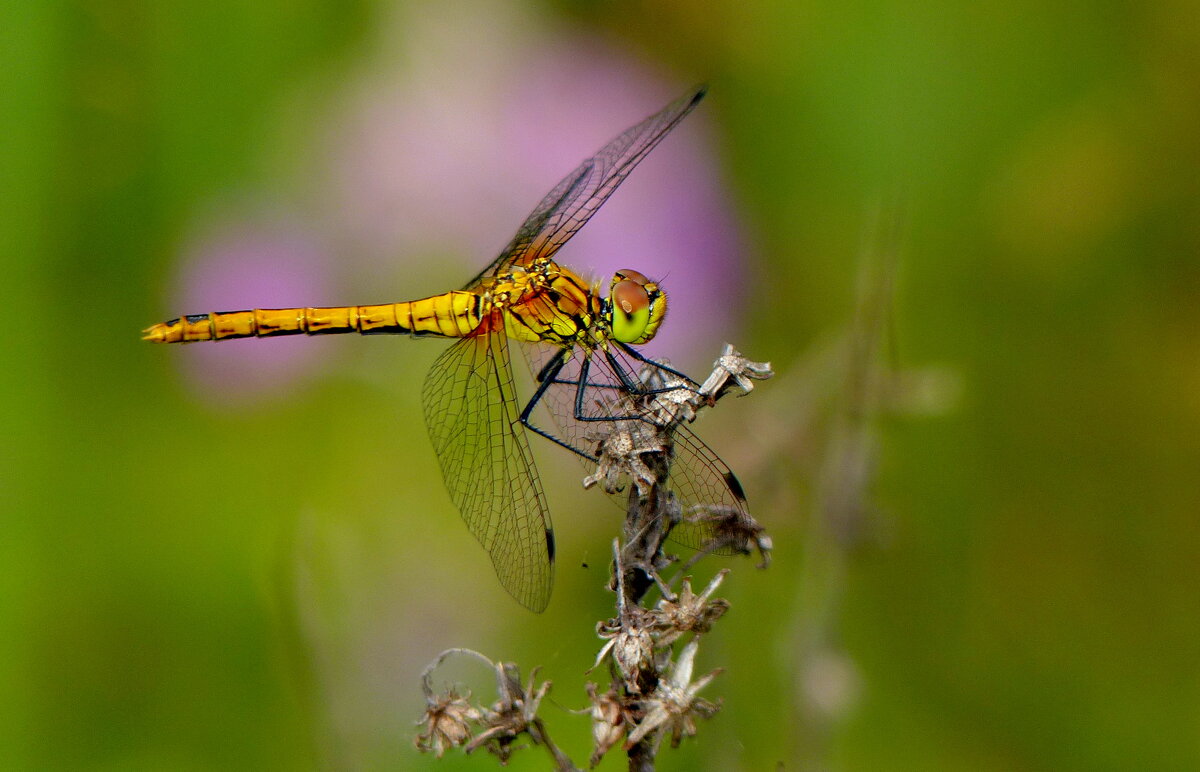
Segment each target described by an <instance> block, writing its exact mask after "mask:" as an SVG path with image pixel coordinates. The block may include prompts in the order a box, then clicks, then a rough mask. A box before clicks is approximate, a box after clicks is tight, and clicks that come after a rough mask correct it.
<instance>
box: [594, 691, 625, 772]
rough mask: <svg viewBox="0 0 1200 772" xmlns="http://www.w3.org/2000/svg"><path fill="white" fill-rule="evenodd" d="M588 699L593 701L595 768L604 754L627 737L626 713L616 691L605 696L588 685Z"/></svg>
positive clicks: (608, 692)
mask: <svg viewBox="0 0 1200 772" xmlns="http://www.w3.org/2000/svg"><path fill="white" fill-rule="evenodd" d="M587 692H588V698H589V699H590V700H591V701H592V707H591V711H590V713H591V716H592V758H591V760H590V763H591V765H592V766H593V767H595V766H596V765H597V764H599V763H600V759H601V758H603V757H604V754H606V753H608V751H609V749H611V748H612V747H613V746H614V745H616V744H617V743H619V742H621V739H622V738H623V737H624V736H625V727H626V726H627V723H626V721H625V712H624V711H623V710H622V709H621V701H620V699H619V698H618V697H617V692H616V690H615V689H612V688H610V689H609V690H608V691H607V692H605V693H604V694H597V693H596V685H595V684H588V685H587Z"/></svg>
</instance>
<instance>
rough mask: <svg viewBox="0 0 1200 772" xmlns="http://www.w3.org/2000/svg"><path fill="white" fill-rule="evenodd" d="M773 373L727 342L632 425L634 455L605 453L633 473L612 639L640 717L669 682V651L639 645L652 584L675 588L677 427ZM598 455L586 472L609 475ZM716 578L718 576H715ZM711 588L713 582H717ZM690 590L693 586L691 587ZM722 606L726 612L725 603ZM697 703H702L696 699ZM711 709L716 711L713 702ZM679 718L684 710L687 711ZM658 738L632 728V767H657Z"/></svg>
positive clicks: (758, 538)
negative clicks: (671, 569)
mask: <svg viewBox="0 0 1200 772" xmlns="http://www.w3.org/2000/svg"><path fill="white" fill-rule="evenodd" d="M771 374H772V373H771V369H770V365H769V364H759V363H755V362H749V361H748V360H746V359H745V358H743V357H742V356H741V355H740V354H739V353H738V352H737V351H735V350H734V349H733V347H732V346H729V345H728V344H727V345H726V346H725V349H724V351H723V352H722V354H721V357H720V358H718V360H717V362H716V363H715V367H714V369H713V372H712V374H711V375H710V376H709V377H708V379H707V380H706V381H705V382H704V384H703V385H702V386H701V387H700V388H699V390H697V391H691V390H685V389H679V390H678V391H676V392H672V393H671V394H678V395H679V397H678V398H676V399H660V400H659V404H660V406H662V405H664V404H665V407H662V408H661V409H662V410H663V412H664V413H665V415H660V416H659V418H660V420H661V419H663V418H665V419H666V420H661V425H660V426H657V427H653V429H652V430H651V433H652V434H653V436H652V437H646V436H645V435H644V434H643V433H644V432H646V429H645V428H644V426H638V427H636V428H635V429H633V430H632V432H631V433H632V434H634V435H641V436H638V437H636V439H632V438H631V440H630V442H628V447H632V448H633V449H635V450H634V453H635V454H636V458H632V459H631V458H629V457H625V458H620V459H607V460H608V461H610V462H613V463H618V464H625V465H627V466H628V467H629V473H630V476H631V477H633V478H634V481H635V484H634V485H631V486H630V491H629V500H628V508H627V510H626V517H625V523H624V528H623V534H622V535H623V539H622V542H623V543H622V544H620V545H618V544H614V553H615V555H614V572H613V573H614V577H615V578H616V587H615V588H614V589H615V590H616V592H617V620H616V621H617V626H618V627H619V630H620V633H619V635H620V636H621V637H620V638H618V639H616V640H618V641H625V642H627V643H628V644H629V645H627V646H622V645H621V643H617V644H616V645H615V647H614V651H613V656H614V660H615V661H616V664H617V669H618V670H619V671H620V675H621V680H622V681H623V685H622V690H623V692H624V696H625V702H626V704H627V705H629V706H630V707H632V708H634V715H635V716H637V715H638V714H639V713H640V717H641V719H642V720H643V722H645V721H646V720H647V719H648V718H649V714H650V712H651V711H652V710H653V709H654V708H651V707H650V705H651V703H652V702H653V701H652V700H649V699H646V700H643V698H648V697H650V696H651V695H657V694H659V693H660V691H662V690H661V689H660V685H661V686H663V687H664V688H665V687H668V686H669V685H668V684H664V683H662V681H663V674H662V673H661V672H660V664H663V663H664V661H665V662H669V656H668V657H667V658H665V660H664V658H661V657H656V656H655V655H654V647H653V645H648V646H645V647H644V648H643V647H642V646H640V645H639V644H638V642H639V641H643V640H645V641H649V640H650V634H649V633H648V632H647V631H646V626H647V623H648V622H649V621H650V620H651V619H652V618H653V617H652V612H651V611H650V609H648V608H645V607H643V606H642V605H641V603H642V601H643V599H644V598H645V596H646V593H647V592H648V591H649V590H650V588H651V587H653V586H656V585H657V586H658V588H659V591H660V593H661V594H662V597H663V599H664V600H666V601H674V600H676V598H675V595H674V593H673V592H672V591H671V590H670V588H669V587H668V586H667V584H666V583H664V582H663V581H662V579H661V577H660V575H659V572H660V571H661V570H663V569H665V568H666V567H668V566H669V565H670V563H671V560H670V559H669V558H668V557H667V556H666V555H664V554H663V549H662V547H663V542H664V541H665V540H666V539H667V537H668V536H669V535H670V532H671V529H672V528H673V527H674V526H675V525H676V524H678V523H679V522H680V520H681V518H682V513H681V512H680V510H679V505H678V503H677V502H676V500H675V498H674V497H673V496H672V495H671V494H670V492H669V490H668V481H669V479H670V459H671V443H672V434H673V430H674V427H675V426H677V425H678V424H680V423H682V422H684V421H690V420H692V419H694V418H695V415H696V412H697V411H698V410H700V409H702V408H704V407H711V406H713V405H714V404H716V401H717V400H718V399H720V398H721V397H723V396H725V395H726V394H728V393H730V391H731V389H732V388H733V387H734V386H736V387H738V389H739V390H740V393H743V394H744V393H747V392H749V391H751V390H752V389H753V388H754V385H753V383H752V381H751V379H763V378H769V377H770V376H771ZM600 463H601V469H600V470H598V472H597V474H596V475H595V476H594V477H593V478H591V479H593V480H596V479H601V478H602V477H604V476H606V475H605V471H606V470H605V469H604V466H605V463H606V459H605V458H603V457H602V459H601V462H600ZM755 526H757V524H755ZM750 538H751V539H752V540H753V541H754V543H756V544H757V547H758V549H759V552H760V553H761V554H762V555H763V565H764V566H765V564H766V562H767V555H768V550H769V549H770V540H769V539H768V538H767V537H766V536H765V534H762V533H761V528H759V529H758V531H757V532H756V533H755V536H753V537H750ZM720 546H729V545H715V544H714V545H713V546H712V547H711V548H710V549H708V550H702V551H701V552H700V554H699V555H698V556H697V557H696V558H694V559H693V560H692V561H690V562H689V563H688V564H687V566H688V567H690V566H691V565H693V564H694V563H695V560H697V559H698V558H699V557H700V556H703V555H704V554H707V553H708V552H710V551H713V550H714V549H716V548H718V547H720ZM722 576H723V575H722ZM716 581H717V582H719V580H716ZM713 588H715V584H714V585H713ZM688 593H690V589H689V590H688ZM721 613H723V609H722V611H721ZM718 616H719V614H718ZM667 648H668V651H667V652H665V653H666V654H668V655H669V642H668V646H667ZM694 653H695V648H694V646H693V647H691V648H689V650H688V655H687V663H686V668H687V672H688V677H687V678H685V679H684V686H688V687H690V684H688V683H687V681H689V680H690V671H691V658H692V657H694ZM631 655H632V656H631ZM677 664H678V663H677ZM673 675H674V674H673ZM713 675H715V674H710V675H709V676H706V677H705V678H704V679H701V683H698V685H696V686H695V687H694V689H695V690H698V689H699V688H701V687H702V686H703V685H704V684H707V682H708V680H711V678H712V676H713ZM672 680H674V679H672ZM676 691H678V690H676ZM688 697H689V699H688V701H687V702H685V703H684V705H683V706H682V707H683V710H684V711H689V710H691V708H692V705H691V699H693V698H694V691H692V692H691V694H690V695H688ZM657 704H658V705H661V704H663V701H662V700H660V701H659V702H658V703H657ZM696 707H697V708H700V706H699V705H697V706H696ZM638 708H640V710H638ZM658 709H659V710H660V712H662V710H663V709H662V708H661V707H660V708H658ZM703 710H704V709H701V710H700V711H699V712H701V713H702V712H703ZM713 710H714V711H715V708H714V709H713ZM682 718H684V719H686V718H687V715H686V712H685V714H684V715H683V716H682ZM661 720H663V719H660V721H661ZM660 739H661V737H660V735H659V733H658V732H653V731H651V732H646V731H643V732H637V731H635V732H634V733H633V734H631V735H630V738H629V742H628V743H627V744H626V756H627V759H628V762H629V767H628V768H629V769H630V770H631V772H634V771H636V772H646V771H648V770H653V769H654V758H655V752H656V750H657V747H658V744H659V741H660ZM673 741H674V742H677V741H678V740H677V738H673Z"/></svg>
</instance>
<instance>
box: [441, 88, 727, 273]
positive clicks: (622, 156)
mask: <svg viewBox="0 0 1200 772" xmlns="http://www.w3.org/2000/svg"><path fill="white" fill-rule="evenodd" d="M704 94H705V87H704V86H698V87H696V88H694V89H692V90H691V91H689V92H688V93H686V94H684V95H683V96H681V97H679V98H678V99H676V100H675V101H674V102H672V103H671V104H669V105H667V106H666V107H664V108H663V109H662V110H660V111H658V112H657V113H655V114H654V115H651V116H650V117H649V118H647V119H645V120H644V121H642V122H641V123H639V124H637V125H636V126H633V127H631V128H629V129H628V130H626V131H625V132H624V133H623V134H621V136H619V137H617V138H616V139H614V140H612V141H611V142H609V143H608V144H607V145H605V146H604V147H602V148H600V150H599V151H598V152H597V153H596V154H595V155H594V156H592V157H591V158H589V159H587V160H586V161H584V162H583V163H582V164H580V165H579V166H578V168H576V169H575V170H574V171H572V172H571V173H570V174H568V175H567V176H566V177H564V178H563V180H562V182H560V183H558V185H556V186H555V187H554V189H553V190H551V191H550V192H549V193H548V194H546V197H545V198H543V199H542V201H541V203H539V204H538V205H537V207H536V208H535V209H534V210H533V212H532V213H531V214H530V215H529V217H527V218H526V219H525V222H524V223H522V224H521V227H520V228H518V229H517V234H516V235H515V236H513V239H512V241H510V242H509V243H508V246H507V247H505V248H504V250H503V251H501V252H500V256H499V257H497V258H496V259H495V260H493V261H492V263H491V265H489V266H488V267H487V268H484V269H483V270H482V271H481V272H480V273H479V275H477V276H476V277H475V278H473V279H471V281H469V282H467V284H466V285H465V287H466V288H467V289H469V288H471V287H474V286H475V285H477V284H478V283H479V281H480V280H481V279H483V278H484V277H485V276H492V275H494V274H496V273H498V272H500V271H502V270H503V269H505V268H507V267H509V266H511V265H528V264H529V263H531V262H532V261H533V260H535V259H537V258H539V257H549V256H551V255H553V254H554V253H555V252H557V251H558V249H559V247H561V246H562V245H563V244H565V243H567V240H568V239H570V238H571V237H572V236H574V235H575V233H576V231H578V230H579V229H580V228H582V227H583V226H584V224H585V223H586V222H587V221H588V220H589V219H591V217H592V215H594V214H595V213H596V210H597V209H599V208H600V207H601V205H603V204H604V202H605V201H607V200H608V197H609V196H611V195H612V193H613V191H614V190H616V189H617V186H618V185H620V184H621V183H622V182H624V180H625V178H626V177H627V176H629V172H631V171H633V167H635V166H637V165H638V162H640V161H641V160H642V159H643V158H645V157H646V154H648V153H649V152H650V151H651V150H653V149H654V146H655V145H657V144H658V143H659V142H660V141H661V140H662V138H663V137H665V136H666V135H667V132H669V131H671V129H673V128H675V126H676V125H677V124H678V123H679V122H680V121H681V120H683V118H684V116H686V115H687V114H688V113H690V112H691V111H692V110H693V109H694V108H695V107H696V104H697V103H698V102H699V101H700V100H701V99H702V98H703V97H704Z"/></svg>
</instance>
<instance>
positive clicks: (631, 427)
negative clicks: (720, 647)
mask: <svg viewBox="0 0 1200 772" xmlns="http://www.w3.org/2000/svg"><path fill="white" fill-rule="evenodd" d="M670 372H671V371H669V370H667V369H665V368H663V367H654V366H653V365H647V366H646V368H644V369H643V371H642V373H640V374H639V377H640V378H641V380H642V382H643V383H644V384H645V385H646V386H647V387H648V388H647V390H646V392H645V393H644V394H633V393H621V394H620V395H618V396H617V397H616V399H617V401H618V402H617V404H615V405H613V406H612V407H613V408H614V412H615V411H616V410H617V409H622V410H626V411H627V413H625V414H627V415H630V416H636V417H630V418H628V419H621V420H618V421H614V422H613V423H611V424H610V425H609V428H608V431H607V432H606V434H605V435H604V436H603V437H601V438H599V440H598V443H597V452H596V455H597V456H598V458H599V462H598V466H597V470H596V472H595V473H594V474H592V475H589V476H588V477H587V478H586V479H585V480H584V486H585V487H592V486H593V485H596V484H597V483H603V487H604V488H605V489H606V490H608V491H609V492H610V493H612V492H615V491H616V490H619V484H620V481H621V480H622V479H625V480H630V481H632V484H631V485H630V492H629V498H628V505H627V508H626V517H625V522H624V524H623V527H622V534H621V537H620V538H618V539H614V540H613V579H612V582H611V589H612V590H613V591H614V592H615V593H616V606H617V614H616V617H615V618H613V619H609V620H606V621H603V622H601V623H600V624H599V625H597V633H598V634H599V635H600V637H601V638H604V639H606V640H607V642H606V643H605V644H604V646H603V647H602V648H601V650H600V653H599V655H598V656H597V657H596V666H599V665H600V663H601V662H603V661H604V660H605V659H608V661H609V662H608V665H609V671H610V673H611V676H612V682H611V685H610V687H609V688H608V690H607V691H605V692H603V693H601V692H600V691H599V690H598V689H597V688H596V686H595V685H594V684H589V685H588V694H589V697H590V698H591V699H590V701H591V706H590V708H589V709H588V710H586V711H585V712H587V713H588V714H590V715H591V717H592V722H593V723H592V732H593V740H594V746H593V754H592V757H591V766H593V767H595V766H596V764H598V763H599V762H600V759H601V758H602V757H603V756H604V755H605V754H606V753H607V752H608V751H609V750H610V749H611V748H614V747H616V746H617V745H618V744H621V745H622V747H623V748H624V750H625V752H626V756H627V760H628V764H629V769H630V770H635V771H636V772H650V771H651V770H653V769H654V760H655V756H656V754H657V751H658V748H659V747H660V746H661V744H662V742H663V740H664V739H665V738H670V742H671V745H672V747H674V746H677V745H678V744H679V742H680V741H681V740H682V738H684V737H691V736H693V735H695V734H696V731H697V718H705V719H707V718H709V717H711V716H712V715H713V714H715V713H716V712H717V710H718V708H719V705H718V704H716V703H713V702H710V701H708V700H705V699H703V698H701V697H700V696H699V692H700V691H701V690H702V689H704V688H705V687H706V686H707V685H708V684H709V683H710V682H711V681H712V680H713V679H714V678H715V677H716V676H717V675H718V674H719V672H720V671H719V670H714V671H712V672H710V673H707V674H705V675H702V676H699V677H696V678H693V669H694V664H695V660H696V653H697V651H698V649H699V640H700V636H701V635H702V634H704V633H706V632H708V631H709V630H710V629H711V627H712V625H713V624H714V623H715V622H716V621H717V620H718V619H720V618H721V616H723V615H724V613H725V612H726V611H727V610H728V609H729V603H728V602H727V601H725V600H724V599H721V598H713V597H712V595H713V593H714V592H715V591H716V589H717V588H718V587H719V586H720V584H721V582H722V581H723V580H724V579H725V576H726V575H727V573H728V571H726V570H721V571H719V572H717V575H716V576H715V577H713V579H712V581H710V582H709V583H708V585H707V586H706V587H705V588H704V589H703V590H702V591H701V592H700V593H699V594H697V593H695V592H694V591H693V590H692V586H691V580H690V578H689V577H685V576H683V574H682V572H680V573H677V574H676V576H675V577H674V578H673V579H672V581H671V582H664V581H663V579H662V577H661V573H662V572H663V571H665V570H666V569H667V568H668V567H670V566H671V565H672V564H673V563H674V562H675V560H676V559H675V558H673V557H670V556H668V555H667V554H666V553H664V551H663V543H664V542H665V541H666V539H667V538H668V536H669V535H670V533H671V530H672V529H673V528H674V527H675V526H676V525H678V524H680V523H681V522H687V523H689V524H697V523H700V524H703V525H704V526H705V527H706V528H707V533H709V535H710V538H711V543H710V544H708V545H707V546H706V548H704V549H701V550H700V551H699V553H698V555H697V557H696V558H693V560H691V561H689V562H688V563H687V564H686V566H685V567H690V566H691V565H692V564H693V563H695V561H696V560H698V559H699V557H702V556H704V555H707V554H711V553H714V552H718V551H719V552H722V553H723V554H732V553H740V554H750V553H751V552H753V551H758V552H759V553H760V555H761V556H762V563H761V567H765V565H766V563H767V561H768V557H769V552H770V548H771V541H770V539H769V538H768V537H767V535H766V534H765V532H764V531H763V529H762V526H760V525H759V524H758V523H757V522H756V521H755V520H754V519H753V518H752V517H750V516H749V514H747V513H746V512H745V510H744V507H741V506H737V507H735V506H729V505H719V506H718V505H711V506H707V505H693V506H690V507H689V509H690V510H696V511H689V512H684V511H682V508H681V505H680V503H679V501H678V499H677V498H676V496H675V494H674V493H672V491H671V486H670V472H671V457H672V442H673V437H674V434H675V431H676V428H677V427H678V426H679V425H680V424H682V423H685V422H690V421H692V420H693V419H694V418H695V417H696V413H697V412H698V411H700V410H702V409H704V408H706V407H712V406H713V405H714V404H716V402H717V400H718V399H720V398H721V397H723V396H725V395H726V394H728V393H731V392H733V393H746V392H749V391H750V390H751V389H753V382H752V381H753V380H759V379H763V378H769V377H770V376H771V374H772V373H771V368H770V365H767V364H759V363H756V362H750V361H748V360H746V359H745V358H744V357H742V356H741V355H740V354H738V353H737V352H736V351H735V350H734V349H733V347H732V346H729V345H726V347H725V349H724V351H723V352H722V354H721V356H720V358H718V360H717V362H716V364H715V367H714V369H713V373H712V375H711V376H709V378H708V379H707V380H706V381H705V382H704V384H703V385H702V386H700V387H699V388H697V387H696V386H694V385H691V382H690V381H686V380H684V379H682V378H679V377H678V375H677V374H675V375H670V374H669V373H670ZM735 387H736V388H735ZM676 580H678V581H679V585H680V589H679V592H678V593H676V592H675V590H673V589H672V587H673V586H674V585H675V582H676ZM654 587H657V588H658V590H659V595H660V597H659V599H658V601H657V603H655V604H651V603H649V602H647V596H648V594H649V592H650V590H651V589H652V588H654ZM681 640H682V641H683V644H682V645H681V646H680V647H679V649H678V651H676V647H675V644H676V642H677V641H681ZM451 654H462V655H466V656H470V657H473V658H476V659H478V660H480V661H482V662H484V663H487V665H488V666H489V667H490V668H491V669H492V670H493V671H494V673H495V676H496V691H497V695H498V699H497V701H496V702H495V703H494V704H492V705H491V706H490V707H485V706H483V705H482V704H473V703H472V702H471V701H470V699H469V697H470V695H469V694H467V695H460V694H459V693H458V692H457V691H456V690H455V689H453V688H452V689H449V690H448V691H447V692H446V693H444V694H435V692H434V690H433V684H432V673H433V671H434V670H435V669H436V668H437V667H438V666H440V665H441V663H442V662H443V661H444V660H445V659H446V658H447V657H449V656H450V655H451ZM536 672H537V671H536V669H534V671H533V674H531V677H530V681H529V683H528V685H523V684H522V683H521V677H520V673H519V671H518V670H517V666H516V665H514V664H511V663H497V662H492V661H490V660H488V659H487V658H486V657H484V656H483V655H482V654H479V653H477V652H474V651H471V650H469V649H450V650H448V651H446V652H443V653H442V654H441V655H440V656H439V657H438V658H437V659H435V660H434V661H433V662H432V663H431V664H430V665H429V667H428V668H426V670H425V672H424V674H423V675H422V688H423V690H424V692H425V702H426V710H425V717H424V719H423V720H422V722H421V725H422V726H423V727H424V728H423V730H422V731H421V732H420V734H419V735H418V736H417V747H418V748H420V749H421V750H422V751H427V752H433V753H435V754H437V755H438V756H439V757H440V756H441V755H442V754H443V752H444V751H445V750H446V749H448V748H452V747H462V748H463V749H464V750H466V751H467V752H468V753H469V752H471V751H473V750H476V749H478V748H483V749H485V750H486V751H487V752H489V753H491V754H493V755H495V756H496V757H497V758H498V759H499V760H500V762H501V763H502V764H503V763H505V762H507V760H508V758H509V757H510V756H511V754H512V752H513V751H514V750H516V748H517V747H519V746H517V745H516V744H515V743H516V742H517V740H518V739H519V738H520V737H521V735H528V737H529V739H530V740H531V741H532V742H533V744H535V745H540V746H542V747H544V748H546V750H547V752H548V753H550V755H551V757H552V758H553V759H554V766H555V769H557V770H560V772H564V771H565V770H574V769H576V767H575V766H574V765H573V764H572V762H571V760H570V759H569V758H568V757H567V756H566V755H565V754H564V753H563V752H562V751H561V750H560V749H559V748H558V747H557V746H556V745H555V744H554V743H553V742H552V741H551V739H550V737H549V736H548V734H547V732H546V727H545V725H544V724H543V723H542V720H541V718H539V717H538V715H537V711H538V708H539V707H540V705H541V701H542V698H543V697H545V696H546V694H547V692H548V691H549V689H550V683H549V682H545V683H542V684H541V685H540V686H539V685H538V684H537V683H536V681H535V680H534V677H533V676H534V675H535V674H536Z"/></svg>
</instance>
